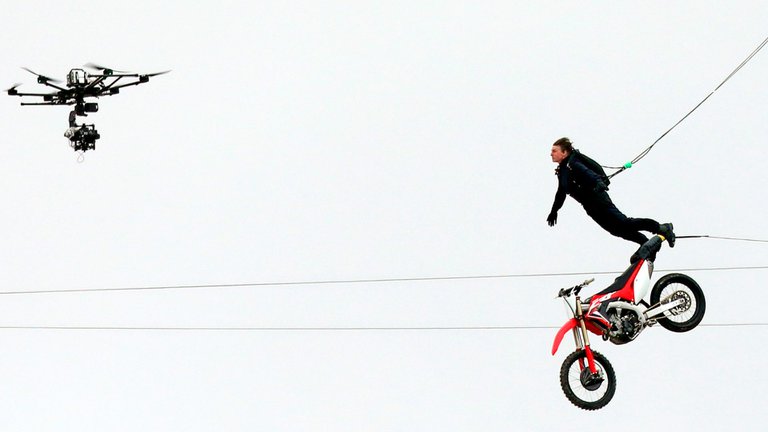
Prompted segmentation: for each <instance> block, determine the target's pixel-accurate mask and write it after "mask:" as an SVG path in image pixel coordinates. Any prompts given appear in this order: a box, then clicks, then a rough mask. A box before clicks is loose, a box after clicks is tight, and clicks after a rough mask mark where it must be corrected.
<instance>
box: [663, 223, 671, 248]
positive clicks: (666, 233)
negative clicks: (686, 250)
mask: <svg viewBox="0 0 768 432" xmlns="http://www.w3.org/2000/svg"><path fill="white" fill-rule="evenodd" d="M659 234H661V235H663V236H664V238H665V239H667V242H669V247H671V248H673V247H675V232H674V231H673V230H672V224H671V223H665V224H661V225H659Z"/></svg>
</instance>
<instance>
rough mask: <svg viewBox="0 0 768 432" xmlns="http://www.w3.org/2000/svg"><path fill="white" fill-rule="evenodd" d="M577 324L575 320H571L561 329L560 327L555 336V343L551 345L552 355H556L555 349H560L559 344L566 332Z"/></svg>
mask: <svg viewBox="0 0 768 432" xmlns="http://www.w3.org/2000/svg"><path fill="white" fill-rule="evenodd" d="M578 323H579V322H578V321H577V320H576V318H571V319H569V320H568V321H566V322H565V324H563V326H562V327H560V330H559V331H558V332H557V335H555V341H554V343H552V355H555V353H557V349H558V348H559V347H560V342H562V341H563V336H565V334H566V333H568V331H570V330H573V329H574V328H575V327H576V324H578Z"/></svg>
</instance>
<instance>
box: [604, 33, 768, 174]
mask: <svg viewBox="0 0 768 432" xmlns="http://www.w3.org/2000/svg"><path fill="white" fill-rule="evenodd" d="M766 44H768V37H766V38H765V40H763V42H762V43H760V45H758V47H757V48H755V50H754V51H752V52H751V53H750V54H749V55H748V56H747V58H746V59H744V61H742V62H741V64H739V65H738V66H737V67H736V68H735V69H734V70H733V71H732V72H731V73H730V74H728V76H727V77H725V79H724V80H723V81H722V82H721V83H720V84H719V85H718V86H717V87H715V89H714V90H712V91H711V92H710V93H709V94H708V95H707V97H705V98H704V99H702V100H701V102H699V103H698V104H697V105H696V106H695V107H693V109H692V110H690V111H689V112H688V114H686V115H684V116H683V118H681V119H680V120H679V121H678V122H677V123H675V124H674V125H673V126H672V127H671V128H669V129H668V130H667V131H666V132H664V133H663V134H661V136H660V137H659V138H657V139H656V141H654V142H653V144H651V145H650V146H649V147H648V148H646V149H645V150H643V151H642V152H640V154H639V155H637V156H635V158H634V159H632V161H630V162H627V163H626V164H624V166H620V167H614V166H603V168H606V169H615V170H617V171H616V172H614V173H613V174H611V175H609V176H608V178H609V179H610V178H613V177H614V176H615V175H617V174H619V173H621V172H623V171H625V170H627V169H628V168H631V167H632V166H633V165H634V164H636V163H637V162H639V161H640V159H642V158H644V157H645V156H646V155H647V154H648V153H650V151H651V149H653V147H654V146H655V145H656V144H657V143H658V142H659V141H661V139H662V138H664V137H665V136H667V134H668V133H670V132H672V129H674V128H676V127H677V125H679V124H680V123H682V122H683V121H684V120H685V119H687V118H688V116H690V115H691V114H693V112H694V111H696V110H697V109H698V108H699V107H700V106H701V105H702V104H703V103H704V102H706V101H707V99H709V97H710V96H712V95H713V94H714V93H715V92H716V91H717V90H719V89H720V87H722V86H723V84H725V83H726V82H727V81H728V80H729V79H731V77H733V76H734V75H736V73H737V72H738V71H740V70H741V68H743V67H744V66H745V65H746V64H747V63H748V62H749V61H750V60H752V58H753V57H754V56H755V55H757V53H758V52H760V50H761V49H763V47H764V46H765V45H766Z"/></svg>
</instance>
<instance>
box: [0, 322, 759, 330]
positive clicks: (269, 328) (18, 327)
mask: <svg viewBox="0 0 768 432" xmlns="http://www.w3.org/2000/svg"><path fill="white" fill-rule="evenodd" d="M699 327H768V323H761V322H752V323H713V324H700V325H699ZM559 328H560V326H460V327H122V326H0V330H104V331H208V332H227V331H231V332H290V331H295V332H337V331H338V332H360V331H460V330H468V331H490V330H553V329H559Z"/></svg>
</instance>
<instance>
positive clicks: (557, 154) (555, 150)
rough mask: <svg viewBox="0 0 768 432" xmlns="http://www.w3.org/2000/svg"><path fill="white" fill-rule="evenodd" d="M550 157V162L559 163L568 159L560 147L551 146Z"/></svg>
mask: <svg viewBox="0 0 768 432" xmlns="http://www.w3.org/2000/svg"><path fill="white" fill-rule="evenodd" d="M550 155H551V156H552V162H554V163H560V162H562V161H563V159H565V158H566V157H568V152H565V151H563V149H561V148H560V146H552V153H550Z"/></svg>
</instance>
